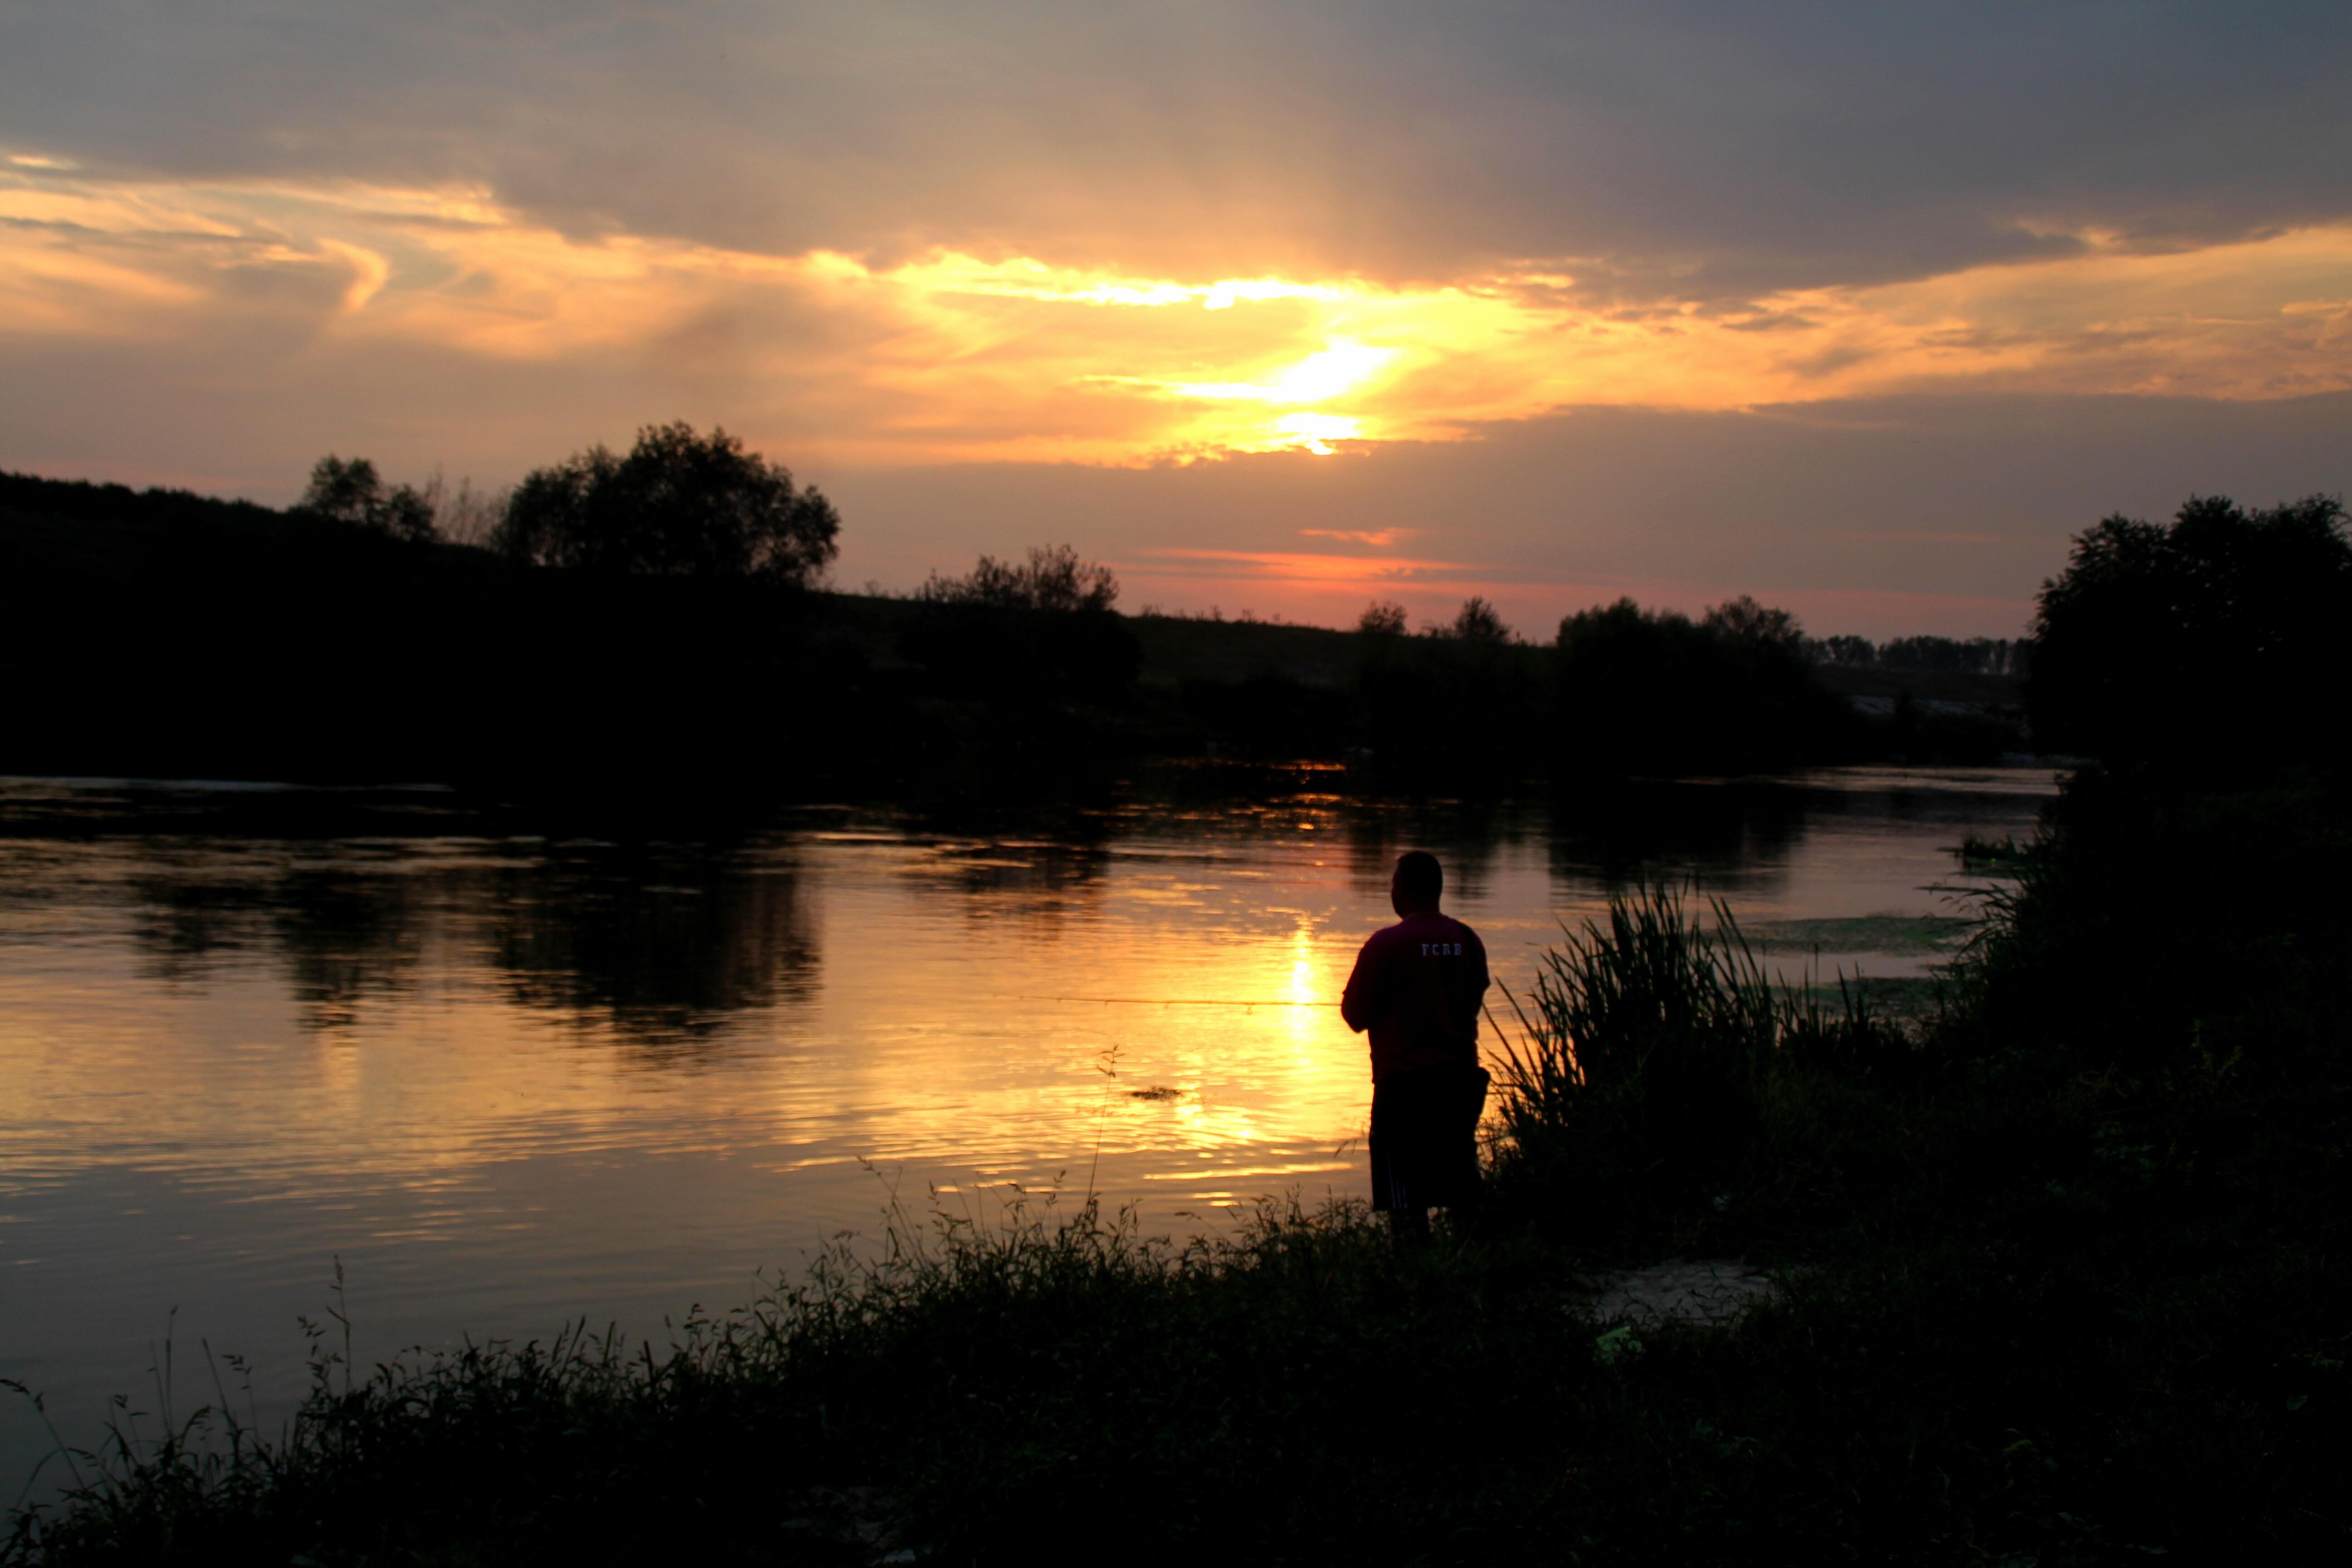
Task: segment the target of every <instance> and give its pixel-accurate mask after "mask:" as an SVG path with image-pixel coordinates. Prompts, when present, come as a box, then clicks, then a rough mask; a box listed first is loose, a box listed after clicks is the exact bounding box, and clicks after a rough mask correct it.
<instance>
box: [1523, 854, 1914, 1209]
mask: <svg viewBox="0 0 2352 1568" xmlns="http://www.w3.org/2000/svg"><path fill="white" fill-rule="evenodd" d="M1708 908H1709V910H1710V912H1711V913H1712V915H1713V917H1714V919H1713V927H1712V929H1711V930H1710V929H1709V928H1708V926H1707V925H1706V923H1705V922H1703V921H1700V920H1698V919H1696V918H1695V917H1694V916H1693V915H1692V914H1691V913H1690V911H1689V910H1688V908H1687V905H1686V901H1685V895H1684V894H1683V893H1682V892H1681V891H1679V890H1677V889H1673V888H1669V887H1664V886H1652V885H1649V884H1643V885H1640V886H1637V887H1635V888H1634V889H1630V890H1627V891H1622V892H1619V893H1615V894H1612V896H1611V898H1610V900H1609V910H1608V914H1607V917H1606V920H1605V921H1590V920H1588V921H1585V922H1584V924H1583V926H1582V927H1581V929H1571V930H1566V931H1565V933H1564V934H1565V937H1566V940H1565V941H1564V942H1561V943H1560V944H1559V945H1558V946H1556V947H1553V948H1551V949H1549V950H1547V951H1546V952H1545V953H1544V955H1543V957H1542V960H1541V963H1540V967H1539V968H1538V972H1537V975H1536V979H1535V984H1534V986H1533V988H1532V990H1531V991H1530V992H1529V993H1528V995H1527V997H1526V998H1525V999H1524V1001H1523V1000H1522V999H1521V998H1519V997H1518V996H1517V995H1515V994H1511V993H1510V992H1509V991H1508V989H1507V988H1506V989H1505V993H1504V994H1505V997H1506V1000H1507V1005H1509V1007H1510V1009H1511V1010H1512V1012H1513V1013H1514V1014H1515V1015H1516V1016H1517V1022H1518V1025H1519V1034H1518V1037H1517V1038H1516V1039H1514V1038H1512V1037H1511V1036H1510V1035H1509V1034H1508V1033H1507V1032H1506V1031H1498V1033H1501V1034H1502V1039H1501V1042H1500V1055H1501V1058H1502V1072H1501V1073H1500V1075H1499V1078H1500V1085H1499V1088H1500V1093H1499V1095H1498V1113H1499V1132H1500V1137H1499V1139H1498V1141H1497V1145H1496V1148H1497V1164H1498V1166H1499V1173H1500V1174H1502V1175H1503V1176H1504V1177H1505V1178H1506V1181H1507V1182H1509V1181H1512V1180H1517V1181H1519V1182H1520V1183H1522V1184H1529V1185H1533V1186H1536V1187H1538V1188H1540V1189H1542V1190H1544V1191H1546V1192H1548V1193H1549V1192H1556V1191H1559V1190H1560V1189H1562V1188H1563V1187H1564V1188H1566V1189H1567V1190H1570V1191H1573V1192H1576V1193H1578V1194H1580V1195H1581V1202H1580V1205H1579V1210H1578V1212H1579V1213H1580V1215H1582V1216H1583V1217H1584V1218H1585V1219H1586V1220H1587V1221H1588V1222H1590V1221H1591V1220H1593V1219H1595V1218H1596V1217H1608V1218H1614V1219H1615V1220H1618V1221H1621V1222H1625V1223H1629V1224H1632V1225H1633V1226H1634V1227H1635V1228H1637V1229H1642V1230H1650V1229H1654V1221H1655V1220H1656V1219H1657V1217H1658V1213H1657V1211H1658V1210H1659V1209H1660V1208H1661V1207H1662V1206H1663V1207H1664V1208H1668V1209H1673V1208H1692V1207H1694V1206H1695V1205H1699V1202H1700V1200H1704V1207H1705V1208H1712V1209H1717V1210H1720V1209H1721V1208H1723V1207H1725V1206H1727V1203H1728V1196H1729V1195H1728V1194H1727V1192H1726V1191H1725V1190H1724V1189H1725V1187H1726V1186H1727V1184H1735V1183H1738V1182H1741V1181H1742V1180H1743V1179H1744V1178H1746V1177H1748V1176H1749V1175H1750V1174H1751V1173H1752V1168H1753V1167H1754V1166H1755V1165H1756V1163H1758V1161H1759V1159H1761V1158H1764V1157H1765V1156H1766V1155H1767V1154H1768V1153H1770V1152H1774V1151H1775V1149H1776V1147H1777V1146H1778V1145H1781V1144H1785V1143H1787V1142H1789V1140H1788V1139H1787V1138H1786V1137H1785V1136H1783V1134H1785V1133H1786V1131H1788V1127H1787V1123H1789V1122H1790V1120H1791V1118H1796V1119H1799V1120H1807V1119H1809V1118H1808V1117H1807V1115H1806V1113H1807V1111H1808V1110H1810V1109H1811V1108H1810V1107H1809V1106H1808V1105H1807V1103H1806V1102H1807V1100H1808V1099H1809V1096H1808V1094H1807V1093H1806V1092H1805V1080H1807V1079H1810V1078H1814V1077H1818V1076H1819V1075H1820V1074H1821V1072H1822V1069H1823V1068H1828V1067H1832V1066H1835V1067H1841V1068H1860V1069H1862V1070H1863V1071H1864V1072H1868V1071H1869V1070H1871V1069H1872V1068H1875V1067H1877V1066H1879V1065H1881V1064H1882V1063H1883V1062H1884V1061H1885V1060H1891V1059H1896V1058H1905V1057H1908V1056H1910V1055H1913V1054H1914V1053H1915V1048H1916V1042H1914V1041H1913V1040H1912V1039H1910V1038H1909V1037H1907V1036H1906V1034H1905V1033H1904V1031H1903V1030H1902V1029H1900V1028H1899V1027H1897V1026H1895V1025H1893V1024H1891V1023H1888V1022H1886V1021H1885V1020H1883V1019H1879V1018H1877V1017H1874V1016H1873V1015H1872V1014H1871V1012H1870V1009H1869V1007H1868V1005H1867V1003H1866V1002H1865V1001H1864V997H1863V994H1862V993H1861V991H1860V990H1859V988H1858V987H1855V986H1853V985H1850V984H1847V983H1846V982H1845V980H1844V978H1843V976H1841V977H1839V980H1838V984H1837V986H1836V996H1837V1005H1836V1007H1835V1008H1834V1009H1832V1008H1830V1007H1828V1006H1825V1005H1824V989H1823V987H1822V985H1821V984H1820V983H1819V977H1818V976H1817V975H1816V974H1814V973H1811V971H1810V970H1808V971H1807V972H1805V973H1801V974H1799V975H1797V976H1795V977H1793V978H1791V977H1785V976H1784V977H1779V978H1776V977H1775V976H1773V975H1771V974H1769V973H1767V972H1766V970H1765V968H1764V964H1763V963H1762V961H1761V960H1760V959H1759V957H1758V956H1757V954H1756V952H1755V950H1754V948H1752V947H1751V946H1750V945H1749V943H1748V940H1747V938H1746V937H1745V936H1744V935H1743V934H1742V933H1741V931H1740V930H1739V923H1738V920H1737V919H1735V918H1734V916H1733V915H1732V912H1731V910H1730V908H1729V906H1728V905H1727V904H1726V903H1724V902H1723V900H1720V899H1713V900H1709V901H1708ZM1718 1199H1721V1200H1723V1202H1721V1203H1718V1202H1717V1200H1718ZM1603 1229H1604V1231H1605V1229H1606V1227H1605V1226H1604V1227H1603Z"/></svg>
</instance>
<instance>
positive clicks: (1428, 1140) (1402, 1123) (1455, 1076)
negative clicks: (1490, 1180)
mask: <svg viewBox="0 0 2352 1568" xmlns="http://www.w3.org/2000/svg"><path fill="white" fill-rule="evenodd" d="M1490 1081H1492V1080H1491V1079H1490V1078H1489V1077H1488V1075H1487V1072H1486V1068H1423V1069H1422V1070H1420V1071H1416V1072H1410V1073H1402V1072H1400V1073H1391V1075H1390V1076H1389V1077H1388V1079H1386V1080H1384V1081H1383V1082H1381V1083H1378V1084H1375V1085H1374V1086H1373V1088H1372V1138H1371V1143H1372V1207H1373V1208H1374V1209H1376V1210H1380V1209H1425V1208H1453V1207H1455V1206H1457V1205H1462V1204H1466V1203H1474V1202H1475V1201H1476V1200H1477V1197H1478V1194H1479V1190H1480V1180H1481V1178H1480V1176H1479V1173H1478V1118H1479V1117H1480V1116H1481V1115H1483V1114H1485V1112H1486V1086H1487V1084H1488V1083H1489V1082H1490Z"/></svg>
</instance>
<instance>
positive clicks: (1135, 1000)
mask: <svg viewBox="0 0 2352 1568" xmlns="http://www.w3.org/2000/svg"><path fill="white" fill-rule="evenodd" d="M996 1000H998V1001H1000V1002H1099V1003H1104V1004H1112V1003H1117V1004H1121V1005H1127V1006H1131V1007H1337V1006H1338V1005H1339V1004H1338V1003H1337V1002H1293V1001H1290V1000H1288V999H1279V1000H1276V1001H1271V1002H1268V1001H1262V1000H1261V1001H1250V1000H1246V999H1242V1000H1236V999H1230V998H1226V997H1221V996H1023V995H1017V994H1003V993H1000V994H998V995H997V997H996Z"/></svg>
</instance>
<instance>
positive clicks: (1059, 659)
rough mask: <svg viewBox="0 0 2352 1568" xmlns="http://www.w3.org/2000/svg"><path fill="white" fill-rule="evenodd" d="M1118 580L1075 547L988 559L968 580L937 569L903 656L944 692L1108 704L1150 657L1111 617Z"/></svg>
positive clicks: (903, 641) (1030, 703)
mask: <svg viewBox="0 0 2352 1568" xmlns="http://www.w3.org/2000/svg"><path fill="white" fill-rule="evenodd" d="M916 599H917V604H918V605H919V608H918V610H917V611H916V613H915V615H914V616H913V617H912V618H911V619H910V620H909V621H908V624H907V627H906V630H905V632H904V633H903V635H902V636H901V638H900V642H899V650H900V652H901V653H902V654H904V655H905V657H907V658H909V659H911V660H912V661H914V662H915V663H916V664H919V665H920V666H921V667H922V668H924V670H925V671H926V672H927V673H928V674H929V677H930V680H931V682H932V684H933V687H934V689H937V690H940V691H941V692H943V693H944V694H946V695H948V696H950V697H955V698H961V699H997V700H1003V701H1004V702H1006V703H1008V704H1010V705H1012V706H1014V707H1020V708H1034V707H1035V706H1037V705H1039V704H1052V703H1055V702H1069V701H1080V702H1092V703H1100V702H1107V701H1109V700H1113V699H1115V698H1117V697H1118V695H1119V694H1120V693H1122V692H1124V691H1125V690H1126V689H1128V688H1129V686H1131V685H1133V684H1134V682H1135V677H1136V672H1137V671H1138V669H1139V668H1141V666H1142V662H1143V652H1142V648H1141V647H1140V646H1139V644H1138V643H1137V642H1136V640H1135V634H1134V633H1132V632H1131V631H1129V629H1128V628H1127V626H1126V623H1125V622H1123V621H1122V620H1121V619H1120V618H1119V617H1118V616H1116V615H1115V614H1113V613H1112V610H1111V606H1112V605H1113V604H1115V603H1116V602H1117V601H1118V578H1117V577H1116V576H1115V575H1114V574H1112V572H1111V570H1110V568H1109V567H1108V566H1102V565H1098V564H1097V563H1092V562H1088V561H1085V560H1081V559H1080V558H1079V556H1078V553H1077V552H1076V551H1075V550H1073V549H1071V548H1070V547H1069V546H1068V545H1066V544H1064V545H1058V546H1054V547H1051V548H1040V549H1035V550H1032V551H1031V552H1029V559H1028V560H1027V561H1026V562H1025V563H1010V562H1001V561H998V560H996V559H994V558H993V557H992V556H987V555H983V556H982V557H981V558H980V563H979V564H978V565H977V566H976V567H974V568H973V570H972V573H971V575H970V576H968V577H941V576H940V575H939V574H936V573H934V574H932V576H931V578H930V580H929V582H927V583H926V584H924V585H923V587H922V589H921V590H920V591H919V593H918V594H917V595H916Z"/></svg>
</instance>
